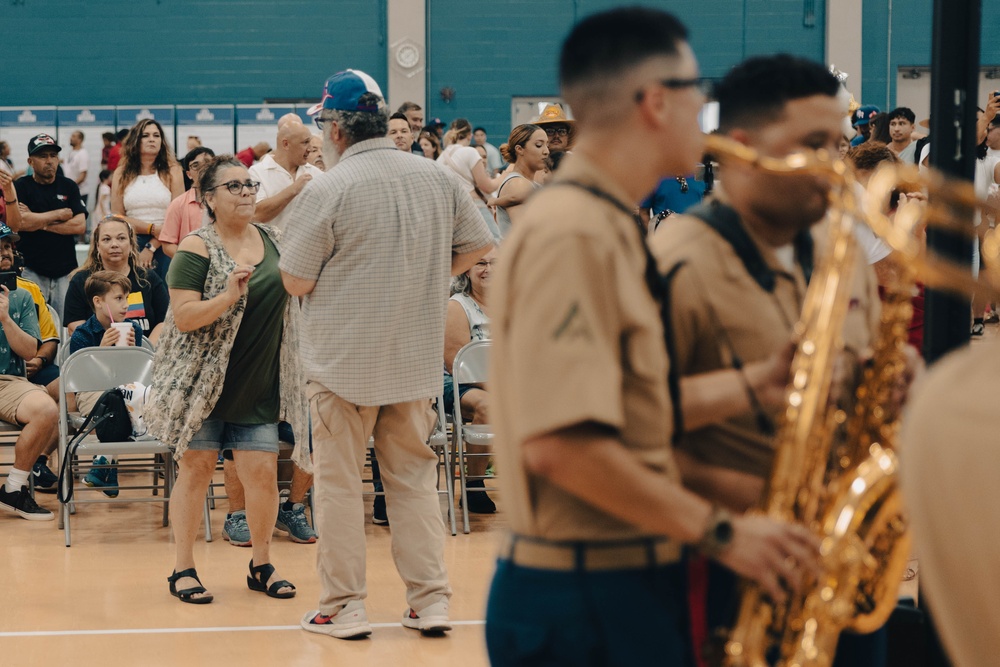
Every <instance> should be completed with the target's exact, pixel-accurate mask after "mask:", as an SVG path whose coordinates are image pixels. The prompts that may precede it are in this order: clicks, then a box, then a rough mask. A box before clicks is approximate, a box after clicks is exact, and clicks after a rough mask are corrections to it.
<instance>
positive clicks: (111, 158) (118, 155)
mask: <svg viewBox="0 0 1000 667" xmlns="http://www.w3.org/2000/svg"><path fill="white" fill-rule="evenodd" d="M121 159H122V145H121V144H115V145H114V146H112V147H111V150H109V151H108V170H109V171H114V170H115V169H117V168H118V163H119V162H120V161H121Z"/></svg>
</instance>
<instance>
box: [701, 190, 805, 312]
mask: <svg viewBox="0 0 1000 667" xmlns="http://www.w3.org/2000/svg"><path fill="white" fill-rule="evenodd" d="M684 213H685V214H686V215H691V216H694V217H696V218H698V219H699V220H701V221H702V222H704V223H705V224H707V225H708V226H709V227H711V228H712V229H714V230H715V231H716V233H717V234H718V235H719V236H721V237H722V238H723V239H725V241H726V243H728V244H729V245H730V246H731V247H732V248H733V252H735V253H736V256H737V257H739V258H740V261H741V262H742V263H743V267H744V268H745V269H746V271H747V273H749V274H750V277H752V278H753V279H754V282H756V283H757V284H758V285H760V288H761V289H762V290H764V291H765V292H767V293H768V294H773V293H774V288H775V286H776V284H777V276H776V275H775V272H774V269H772V268H771V267H770V266H768V264H767V261H765V259H764V256H763V255H761V254H760V248H758V247H757V244H756V243H754V240H753V239H752V238H750V234H749V232H747V230H746V229H745V228H744V227H743V225H742V224H740V216H739V214H738V213H737V212H736V211H735V210H734V209H733V208H731V207H729V206H726V205H725V204H723V203H722V202H720V201H718V200H712V201H707V202H703V203H701V204H698V205H697V206H693V207H691V208H689V209H688V210H687V211H685V212H684ZM792 245H793V246H794V248H795V260H796V261H797V262H798V264H799V267H800V268H801V269H802V273H803V275H804V276H805V279H806V283H808V282H809V279H810V278H812V272H813V251H814V246H813V238H812V234H810V233H809V230H808V229H804V230H802V231H801V232H799V233H798V234H797V235H796V236H795V239H794V240H793V241H792Z"/></svg>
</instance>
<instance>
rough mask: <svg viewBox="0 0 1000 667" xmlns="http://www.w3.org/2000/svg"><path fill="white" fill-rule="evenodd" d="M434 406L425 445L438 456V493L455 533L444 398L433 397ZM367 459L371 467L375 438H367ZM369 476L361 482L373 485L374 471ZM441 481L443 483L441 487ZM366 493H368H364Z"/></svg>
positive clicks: (373, 492) (381, 492)
mask: <svg viewBox="0 0 1000 667" xmlns="http://www.w3.org/2000/svg"><path fill="white" fill-rule="evenodd" d="M434 407H435V411H436V413H437V419H436V420H435V422H434V430H432V431H431V434H430V435H429V436H428V437H427V446H428V447H430V448H431V449H433V450H434V452H435V453H436V454H437V456H438V463H437V468H438V476H437V480H438V483H437V488H438V495H439V496H441V495H443V496H445V497H446V498H447V499H448V523H449V525H450V526H451V534H452V535H456V534H457V533H458V530H457V525H456V523H455V521H456V519H455V485H454V479H453V468H452V462H451V461H452V460H451V446H450V444H451V443H450V439H449V437H448V419H447V416H446V414H445V406H444V398H443V397H441V396H438V397H437V398H436V399H434ZM367 458H368V460H367V463H366V464H365V465H366V467H368V468H371V467H372V461H373V460H376V459H375V438H374V437H373V436H372V437H369V438H368V457H367ZM371 472H372V474H371V475H370V476H363V478H362V480H361V482H362V484H372V485H373V486H374V483H375V479H374V472H373V471H371ZM442 482H443V483H444V484H443V486H444V488H442ZM365 495H368V494H365ZM371 495H374V496H384V495H385V491H374V490H373V491H372V492H371Z"/></svg>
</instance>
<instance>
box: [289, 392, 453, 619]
mask: <svg viewBox="0 0 1000 667" xmlns="http://www.w3.org/2000/svg"><path fill="white" fill-rule="evenodd" d="M306 392H307V395H308V396H309V405H310V409H311V412H312V422H313V468H314V470H313V474H314V475H315V486H314V493H315V494H316V498H315V515H316V516H315V521H316V529H317V531H318V532H319V545H318V547H319V548H318V550H317V555H316V560H317V571H318V572H319V578H320V585H321V587H322V589H321V593H320V601H319V610H320V612H322V613H323V614H327V615H333V614H335V613H337V611H339V610H340V608H341V607H343V606H344V605H345V604H347V603H348V602H349V601H351V600H363V599H365V598H366V597H367V595H368V592H367V588H366V586H365V508H364V501H363V498H362V487H361V474H362V471H363V469H364V464H365V454H366V451H367V448H368V438H369V436H372V435H374V437H375V452H376V453H377V455H378V461H379V466H380V468H381V471H382V484H383V485H384V487H385V500H386V510H387V512H388V514H389V518H390V521H392V529H391V530H392V557H393V560H394V561H395V563H396V570H397V571H398V572H399V576H400V577H401V578H402V579H403V582H404V583H405V584H406V601H407V603H408V604H409V606H410V608H411V609H413V610H414V611H416V612H417V613H419V612H420V611H422V610H423V609H426V608H427V607H428V606H430V605H432V604H435V603H437V602H441V601H447V600H448V599H449V598H450V597H451V588H450V587H449V586H448V574H447V572H446V571H445V567H444V521H443V520H442V519H441V505H440V501H439V500H438V494H437V484H436V482H437V455H436V454H435V453H434V451H433V450H432V449H431V448H430V447H428V446H427V444H426V440H427V436H428V435H429V434H430V432H431V429H432V428H433V423H434V414H433V412H432V411H431V409H430V403H429V401H427V400H420V401H410V402H407V403H397V404H394V405H383V406H362V405H355V404H353V403H350V402H348V401H345V400H344V399H342V398H341V397H340V396H337V395H336V394H334V393H333V392H331V391H329V390H328V389H327V388H326V387H324V386H323V385H321V384H317V383H315V382H310V383H308V385H307V387H306Z"/></svg>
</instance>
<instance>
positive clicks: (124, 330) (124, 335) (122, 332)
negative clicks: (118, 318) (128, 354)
mask: <svg viewBox="0 0 1000 667" xmlns="http://www.w3.org/2000/svg"><path fill="white" fill-rule="evenodd" d="M111 326H112V327H114V328H115V329H118V342H117V343H115V347H128V332H129V331H131V330H132V323H131V322H112V323H111Z"/></svg>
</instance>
